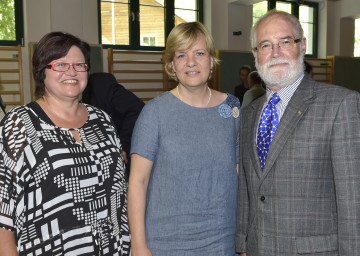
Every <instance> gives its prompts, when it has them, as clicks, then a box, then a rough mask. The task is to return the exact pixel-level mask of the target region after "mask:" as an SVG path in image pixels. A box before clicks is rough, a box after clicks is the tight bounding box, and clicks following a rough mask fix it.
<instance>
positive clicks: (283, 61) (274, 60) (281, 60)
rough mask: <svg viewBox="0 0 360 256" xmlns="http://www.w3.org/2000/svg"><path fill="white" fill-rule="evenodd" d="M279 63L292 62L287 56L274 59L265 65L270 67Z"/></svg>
mask: <svg viewBox="0 0 360 256" xmlns="http://www.w3.org/2000/svg"><path fill="white" fill-rule="evenodd" d="M277 64H290V60H288V59H286V58H278V59H272V60H270V61H269V62H267V63H266V64H265V67H266V68H268V67H270V66H273V65H277Z"/></svg>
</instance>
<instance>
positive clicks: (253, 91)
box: [241, 71, 266, 108]
mask: <svg viewBox="0 0 360 256" xmlns="http://www.w3.org/2000/svg"><path fill="white" fill-rule="evenodd" d="M248 84H249V90H247V91H246V92H245V94H244V100H243V103H242V104H241V107H242V108H243V107H245V106H247V105H249V104H250V103H251V102H253V101H254V100H256V99H257V98H260V97H261V96H263V95H264V94H265V92H266V91H265V89H264V86H263V82H262V79H261V77H260V76H259V73H258V72H257V71H252V72H250V74H249V75H248Z"/></svg>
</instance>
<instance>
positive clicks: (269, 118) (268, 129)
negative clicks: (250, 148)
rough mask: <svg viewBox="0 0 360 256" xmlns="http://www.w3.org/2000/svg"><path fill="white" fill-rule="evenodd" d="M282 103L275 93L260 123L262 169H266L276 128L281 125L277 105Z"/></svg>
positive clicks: (259, 144)
mask: <svg viewBox="0 0 360 256" xmlns="http://www.w3.org/2000/svg"><path fill="white" fill-rule="evenodd" d="M279 101H280V97H279V95H278V94H277V93H274V94H273V95H272V96H271V98H270V100H269V103H268V104H267V105H266V107H265V108H264V110H263V112H262V115H261V120H260V122H259V128H258V136H257V151H258V156H259V159H260V165H261V169H264V166H265V162H266V158H267V155H268V151H269V149H270V144H271V142H272V140H273V138H274V134H275V132H276V128H277V127H278V124H279V115H278V113H277V110H276V104H277V103H278V102H279Z"/></svg>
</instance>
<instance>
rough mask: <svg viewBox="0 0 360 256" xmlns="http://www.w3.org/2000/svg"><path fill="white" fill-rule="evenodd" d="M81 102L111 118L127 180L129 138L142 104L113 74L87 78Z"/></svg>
mask: <svg viewBox="0 0 360 256" xmlns="http://www.w3.org/2000/svg"><path fill="white" fill-rule="evenodd" d="M82 100H83V102H84V103H88V104H90V105H92V106H95V107H97V108H99V109H101V110H104V111H105V112H106V113H107V114H109V115H110V117H111V118H112V120H113V122H114V125H115V128H116V130H117V132H118V135H119V137H120V142H121V146H122V150H123V157H124V160H125V162H126V179H128V176H129V171H130V158H129V157H128V156H129V154H130V144H131V136H132V132H133V129H134V126H135V122H136V120H137V118H138V116H139V114H140V112H141V110H142V108H143V106H144V102H143V101H142V100H141V99H139V98H138V97H137V96H136V95H135V94H134V93H132V92H130V91H129V90H127V89H126V88H125V87H124V86H122V85H121V84H119V83H118V82H117V80H116V77H115V76H114V75H113V74H110V73H105V72H98V73H93V74H91V75H90V76H89V80H88V84H87V87H86V89H85V91H84V93H83V98H82Z"/></svg>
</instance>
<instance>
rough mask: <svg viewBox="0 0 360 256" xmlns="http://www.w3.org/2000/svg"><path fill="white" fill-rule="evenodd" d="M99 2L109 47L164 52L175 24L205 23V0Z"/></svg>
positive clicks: (103, 38) (104, 38)
mask: <svg viewBox="0 0 360 256" xmlns="http://www.w3.org/2000/svg"><path fill="white" fill-rule="evenodd" d="M98 1H99V10H100V13H99V20H100V23H101V25H100V26H99V28H100V30H101V31H100V33H99V34H100V35H101V36H100V42H101V44H103V46H104V47H105V48H106V47H112V48H120V49H144V50H162V49H163V48H164V47H165V41H166V37H167V35H168V34H169V33H170V31H171V29H172V28H173V27H174V26H175V25H178V24H180V23H182V22H188V21H197V20H198V21H202V3H203V0H98Z"/></svg>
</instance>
